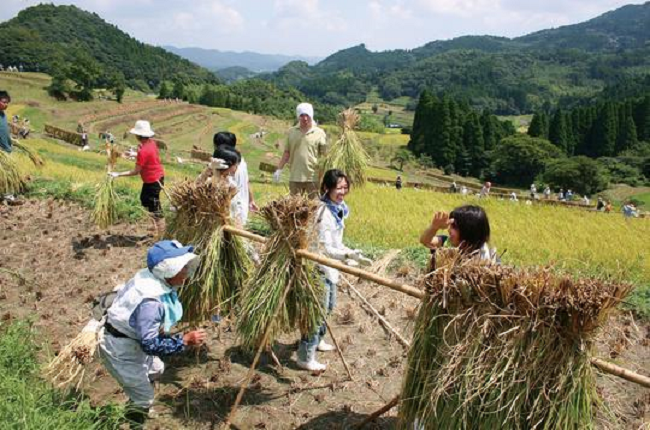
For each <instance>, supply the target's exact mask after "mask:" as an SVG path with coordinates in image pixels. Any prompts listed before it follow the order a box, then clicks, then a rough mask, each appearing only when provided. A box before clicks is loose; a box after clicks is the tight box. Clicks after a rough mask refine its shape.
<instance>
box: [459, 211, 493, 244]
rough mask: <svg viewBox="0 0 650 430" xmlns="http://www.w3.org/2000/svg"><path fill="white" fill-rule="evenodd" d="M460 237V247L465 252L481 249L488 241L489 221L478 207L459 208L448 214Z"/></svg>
mask: <svg viewBox="0 0 650 430" xmlns="http://www.w3.org/2000/svg"><path fill="white" fill-rule="evenodd" d="M449 218H450V219H453V220H454V226H455V227H456V229H458V233H459V235H460V247H461V248H462V249H463V250H464V251H466V252H473V251H477V250H479V249H481V247H482V246H483V244H484V243H486V242H488V241H489V240H490V221H489V220H488V216H487V214H486V213H485V211H484V210H483V208H482V207H480V206H474V205H465V206H460V207H458V208H456V209H454V210H453V211H451V213H450V214H449Z"/></svg>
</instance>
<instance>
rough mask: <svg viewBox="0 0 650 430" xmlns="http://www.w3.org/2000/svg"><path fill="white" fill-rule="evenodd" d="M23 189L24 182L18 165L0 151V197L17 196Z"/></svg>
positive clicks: (9, 156)
mask: <svg viewBox="0 0 650 430" xmlns="http://www.w3.org/2000/svg"><path fill="white" fill-rule="evenodd" d="M24 189H25V181H24V180H23V177H22V176H21V175H20V171H19V170H18V165H17V164H16V162H15V161H14V160H13V158H12V157H11V154H8V153H6V152H4V151H0V195H5V194H17V193H20V192H22V191H23V190H24Z"/></svg>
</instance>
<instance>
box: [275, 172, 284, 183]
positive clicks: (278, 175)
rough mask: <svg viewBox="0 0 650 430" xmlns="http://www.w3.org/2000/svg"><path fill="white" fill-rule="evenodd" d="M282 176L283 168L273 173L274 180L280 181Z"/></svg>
mask: <svg viewBox="0 0 650 430" xmlns="http://www.w3.org/2000/svg"><path fill="white" fill-rule="evenodd" d="M281 176H282V169H278V170H276V171H275V173H273V182H275V183H278V182H280V177H281Z"/></svg>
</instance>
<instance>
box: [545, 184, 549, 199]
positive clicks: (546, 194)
mask: <svg viewBox="0 0 650 430" xmlns="http://www.w3.org/2000/svg"><path fill="white" fill-rule="evenodd" d="M544 198H545V199H546V200H548V199H550V198H551V187H549V186H548V185H547V186H546V187H545V188H544Z"/></svg>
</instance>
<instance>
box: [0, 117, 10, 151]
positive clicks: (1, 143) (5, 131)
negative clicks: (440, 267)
mask: <svg viewBox="0 0 650 430" xmlns="http://www.w3.org/2000/svg"><path fill="white" fill-rule="evenodd" d="M0 149H1V150H3V151H5V152H11V149H12V148H11V134H10V132H9V124H8V123H7V115H6V114H5V113H4V112H2V111H0Z"/></svg>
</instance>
